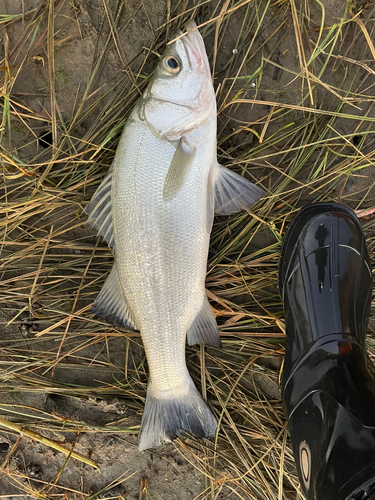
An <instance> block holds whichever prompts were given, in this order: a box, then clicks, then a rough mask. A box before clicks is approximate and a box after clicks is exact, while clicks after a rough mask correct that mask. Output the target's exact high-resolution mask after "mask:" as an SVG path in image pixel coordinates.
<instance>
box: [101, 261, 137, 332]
mask: <svg viewBox="0 0 375 500" xmlns="http://www.w3.org/2000/svg"><path fill="white" fill-rule="evenodd" d="M92 312H93V313H94V314H97V315H98V316H101V317H102V318H105V319H106V320H108V321H110V322H112V323H115V324H116V325H120V326H125V327H126V328H130V329H132V330H139V328H138V326H137V323H136V321H135V319H134V316H133V313H132V311H131V309H130V307H129V306H128V304H127V302H126V298H125V295H124V292H123V291H122V288H121V285H120V283H119V281H118V278H117V272H116V267H115V266H113V267H112V270H111V272H110V273H109V276H108V278H107V279H106V281H105V283H104V285H103V288H102V289H101V290H100V292H99V295H98V296H97V297H96V299H95V301H94V304H93V306H92Z"/></svg>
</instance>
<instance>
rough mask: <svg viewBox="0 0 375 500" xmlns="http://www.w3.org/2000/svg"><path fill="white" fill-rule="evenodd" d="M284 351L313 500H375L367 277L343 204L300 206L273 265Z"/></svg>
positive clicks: (374, 375) (374, 395)
mask: <svg viewBox="0 0 375 500" xmlns="http://www.w3.org/2000/svg"><path fill="white" fill-rule="evenodd" d="M279 287H280V294H281V296H282V299H283V302H284V310H285V321H286V333H287V348H286V356H285V364H284V371H283V382H282V397H283V401H284V407H285V411H286V414H287V417H288V419H289V429H290V435H291V439H292V446H293V453H294V457H295V461H296V465H297V470H298V475H299V479H300V482H301V486H302V488H303V491H304V493H305V495H306V498H307V499H309V500H312V499H314V500H365V499H366V500H370V499H375V371H374V366H373V365H372V363H371V361H370V360H369V358H368V356H367V354H366V351H365V335H366V328H367V323H368V317H369V313H370V304H371V292H372V274H371V269H370V261H369V255H368V251H367V247H366V242H365V239H364V236H363V233H362V229H361V226H360V223H359V221H358V219H357V217H356V216H355V214H354V213H353V212H352V211H351V210H350V209H349V208H347V207H344V206H342V205H339V204H336V203H319V204H315V205H309V206H307V207H305V208H303V209H302V210H301V211H300V212H299V213H298V215H297V216H296V218H295V219H294V221H293V222H292V224H291V226H290V228H289V231H288V233H287V235H286V237H285V239H284V243H283V248H282V252H281V258H280V263H279Z"/></svg>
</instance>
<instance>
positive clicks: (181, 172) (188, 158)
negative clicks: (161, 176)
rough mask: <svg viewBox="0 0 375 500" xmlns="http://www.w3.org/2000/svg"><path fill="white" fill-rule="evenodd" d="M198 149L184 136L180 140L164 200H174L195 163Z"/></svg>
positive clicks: (168, 175)
mask: <svg viewBox="0 0 375 500" xmlns="http://www.w3.org/2000/svg"><path fill="white" fill-rule="evenodd" d="M195 152H196V149H195V148H194V147H191V146H190V145H189V144H188V143H187V142H186V141H185V140H184V138H183V137H181V139H180V140H179V143H178V146H177V149H176V151H175V154H174V155H173V158H172V161H171V165H170V167H169V170H168V173H167V177H166V178H165V183H164V189H163V200H164V201H172V200H173V199H174V198H175V197H176V196H177V194H178V193H179V191H180V189H181V188H182V186H183V185H184V182H185V179H186V176H187V174H188V172H189V169H190V167H191V165H192V164H193V161H194V157H195Z"/></svg>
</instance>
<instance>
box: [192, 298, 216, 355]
mask: <svg viewBox="0 0 375 500" xmlns="http://www.w3.org/2000/svg"><path fill="white" fill-rule="evenodd" d="M187 343H188V344H189V345H194V344H202V343H203V344H207V345H212V346H214V347H221V340H220V332H219V329H218V327H217V323H216V319H215V316H214V314H213V312H212V309H211V306H210V304H209V302H208V300H207V297H206V296H205V297H204V300H203V304H202V307H201V309H200V311H199V313H198V314H197V316H196V318H195V319H194V321H193V323H192V324H191V325H190V327H189V329H188V331H187Z"/></svg>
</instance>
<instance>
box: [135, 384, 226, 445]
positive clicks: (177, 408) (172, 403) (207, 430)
mask: <svg viewBox="0 0 375 500" xmlns="http://www.w3.org/2000/svg"><path fill="white" fill-rule="evenodd" d="M166 392H167V391H166ZM168 392H169V391H168ZM157 395H158V394H157V393H155V391H153V388H152V384H149V386H148V389H147V398H146V405H145V409H144V412H143V417H142V423H141V429H140V431H139V445H138V447H139V449H140V450H146V449H147V448H153V447H154V446H159V445H160V444H162V443H165V442H168V441H172V439H175V438H176V437H178V436H179V435H180V431H181V430H182V429H183V430H185V431H187V432H188V433H189V434H191V435H193V436H194V437H196V438H199V439H201V438H209V437H212V436H214V435H215V433H216V429H217V421H216V419H215V417H214V416H213V414H212V413H211V410H210V409H209V408H208V406H207V404H206V403H205V402H204V401H203V398H202V396H201V395H200V394H199V392H198V390H197V388H196V387H195V385H194V383H193V381H192V380H191V381H190V384H189V386H188V388H187V393H185V394H184V395H181V394H179V395H178V396H177V397H173V395H172V394H171V395H170V396H171V397H165V392H163V393H162V394H159V395H160V396H162V397H157Z"/></svg>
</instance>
